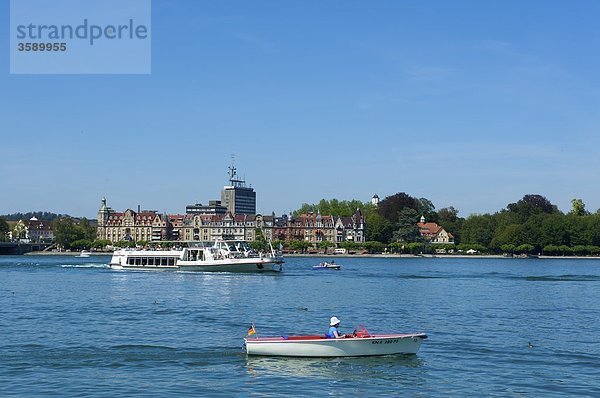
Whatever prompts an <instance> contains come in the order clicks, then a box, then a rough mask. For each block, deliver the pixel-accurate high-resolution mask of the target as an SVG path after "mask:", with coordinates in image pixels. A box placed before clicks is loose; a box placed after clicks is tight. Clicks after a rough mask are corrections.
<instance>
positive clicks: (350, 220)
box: [275, 209, 366, 244]
mask: <svg viewBox="0 0 600 398" xmlns="http://www.w3.org/2000/svg"><path fill="white" fill-rule="evenodd" d="M286 224H287V225H286V226H285V227H279V226H276V227H275V236H276V237H277V238H279V239H281V238H282V237H285V239H283V240H286V241H291V240H302V241H306V242H310V243H313V244H318V243H320V242H324V241H327V242H331V243H334V244H338V243H342V242H347V241H352V242H357V243H362V242H364V241H365V232H366V223H365V220H364V217H363V215H362V212H361V211H360V210H358V209H357V210H356V212H355V213H354V214H353V215H352V216H351V217H336V216H329V215H328V216H322V215H321V213H319V212H317V213H316V214H315V213H312V212H311V213H305V214H300V215H299V216H297V217H294V218H292V219H291V220H289V221H288V222H287V223H286Z"/></svg>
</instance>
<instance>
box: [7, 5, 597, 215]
mask: <svg viewBox="0 0 600 398" xmlns="http://www.w3.org/2000/svg"><path fill="white" fill-rule="evenodd" d="M599 15H600V3H599V2H597V1H583V0H582V1H577V2H567V1H553V2H548V1H525V2H524V1H502V2H491V1H485V2H484V1H452V2H449V1H395V0H394V1H392V0H389V1H383V0H382V1H377V2H367V1H326V2H323V1H283V2H282V1H251V2H250V1H218V2H217V1H211V2H209V1H192V0H190V1H187V0H175V1H166V0H154V1H153V2H152V73H151V74H150V75H11V74H9V52H8V47H9V32H8V29H6V28H5V29H1V30H0V43H1V45H2V48H4V51H1V52H0V62H1V63H2V65H3V72H2V73H0V137H1V141H0V142H1V154H2V155H1V156H2V161H1V162H0V187H2V188H1V190H2V194H1V195H0V214H2V213H11V212H16V211H21V212H26V211H35V210H47V211H54V212H60V213H69V214H72V215H79V216H87V217H95V215H96V212H97V209H98V207H99V205H100V199H101V198H102V196H106V198H107V199H108V204H109V205H110V206H111V207H113V208H115V209H117V210H125V209H127V208H137V205H138V204H140V205H141V206H142V208H146V209H155V210H159V211H166V212H169V213H183V212H184V211H185V205H186V204H189V203H193V202H202V203H207V202H208V200H210V199H216V198H219V196H220V189H221V188H222V186H223V185H224V184H225V183H226V181H227V166H228V165H229V163H230V161H231V154H232V153H235V159H236V165H237V167H238V170H239V173H240V175H241V176H242V177H243V176H245V177H246V180H247V181H248V182H249V183H251V184H252V186H253V187H254V188H255V189H256V191H257V201H258V204H257V207H258V211H259V212H263V213H270V212H271V211H275V212H276V213H278V214H280V213H282V212H287V211H289V210H294V209H296V208H298V207H299V206H300V205H301V204H302V203H304V202H307V203H315V202H317V201H319V200H320V199H321V198H327V199H330V198H338V199H359V200H362V201H368V200H370V198H371V196H372V195H373V194H374V193H377V194H378V195H379V196H380V197H381V198H384V197H385V196H387V195H391V194H394V193H396V192H407V193H408V194H410V195H413V196H416V197H426V198H428V199H430V200H432V201H433V202H434V204H435V205H436V207H437V208H438V209H439V208H442V207H447V206H454V207H456V208H457V209H459V211H460V213H459V214H460V215H462V216H467V215H469V214H472V213H485V212H494V211H497V210H499V209H501V208H503V207H505V206H506V205H507V204H508V203H510V202H515V201H517V200H519V199H520V198H521V197H522V196H523V195H524V194H528V193H539V194H542V195H544V196H546V197H547V198H548V199H549V200H550V201H551V202H552V203H555V204H557V205H558V206H559V208H560V209H561V210H563V211H568V210H569V208H570V200H571V199H572V198H581V199H583V201H584V202H585V203H586V207H587V209H588V210H591V211H596V210H597V209H598V208H600V184H599V183H598V182H599V177H600V156H599V149H598V148H599V144H600V134H599V133H600V112H599V111H600V72H599V70H600V68H599V65H600V25H599V24H598V22H597V21H598V17H599ZM8 23H9V6H8V1H3V2H2V7H1V8H0V25H1V26H8Z"/></svg>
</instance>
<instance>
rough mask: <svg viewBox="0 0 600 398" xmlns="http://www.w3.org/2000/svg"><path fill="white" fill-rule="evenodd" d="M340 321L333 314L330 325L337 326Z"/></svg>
mask: <svg viewBox="0 0 600 398" xmlns="http://www.w3.org/2000/svg"><path fill="white" fill-rule="evenodd" d="M338 323H340V320H339V319H337V318H336V317H335V316H332V317H331V319H330V320H329V326H335V325H337V324H338Z"/></svg>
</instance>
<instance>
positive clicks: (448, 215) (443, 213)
mask: <svg viewBox="0 0 600 398" xmlns="http://www.w3.org/2000/svg"><path fill="white" fill-rule="evenodd" d="M437 215H438V224H439V225H440V226H442V227H444V229H445V230H446V231H447V232H450V233H451V234H452V235H453V236H454V242H455V243H456V244H458V243H460V242H461V236H460V229H461V226H462V223H463V221H464V219H462V218H460V217H458V210H456V209H455V208H454V207H452V206H450V207H445V208H443V209H440V210H439V211H438V213H437Z"/></svg>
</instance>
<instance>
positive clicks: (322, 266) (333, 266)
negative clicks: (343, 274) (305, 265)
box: [313, 261, 342, 271]
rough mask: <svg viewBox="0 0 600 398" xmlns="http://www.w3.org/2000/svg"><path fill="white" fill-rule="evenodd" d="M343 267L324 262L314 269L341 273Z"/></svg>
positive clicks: (314, 266)
mask: <svg viewBox="0 0 600 398" xmlns="http://www.w3.org/2000/svg"><path fill="white" fill-rule="evenodd" d="M341 267H342V266H341V265H339V264H336V263H334V262H333V261H332V262H327V261H323V262H322V263H319V265H313V269H334V270H336V271H339V270H340V268H341Z"/></svg>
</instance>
